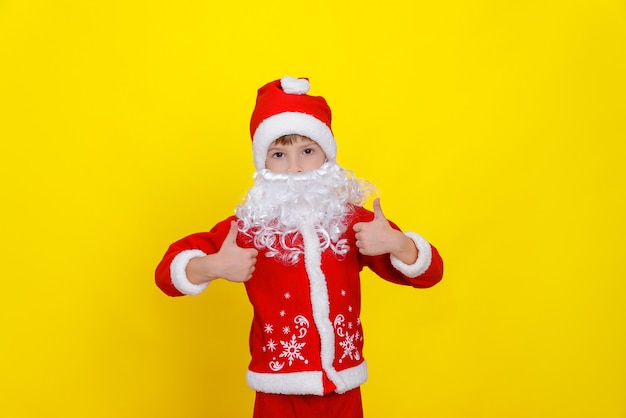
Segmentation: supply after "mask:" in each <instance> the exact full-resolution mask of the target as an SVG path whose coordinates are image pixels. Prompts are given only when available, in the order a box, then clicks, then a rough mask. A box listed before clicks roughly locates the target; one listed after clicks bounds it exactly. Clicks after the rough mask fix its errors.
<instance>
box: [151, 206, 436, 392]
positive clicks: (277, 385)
mask: <svg viewBox="0 0 626 418" xmlns="http://www.w3.org/2000/svg"><path fill="white" fill-rule="evenodd" d="M373 217H374V215H373V213H372V212H370V211H368V210H366V209H364V208H362V207H356V208H355V211H354V213H353V215H352V216H351V220H350V224H349V227H348V229H347V232H346V233H345V237H344V238H346V239H347V240H348V245H349V246H350V250H349V251H348V253H347V254H345V255H343V256H338V255H336V254H335V253H333V252H332V250H330V249H326V250H325V251H323V252H322V251H321V250H320V248H319V242H318V238H317V234H316V233H315V232H314V231H313V230H312V229H309V228H303V229H302V230H301V231H300V233H301V235H302V240H303V243H304V257H303V259H302V257H301V259H300V261H298V263H296V264H295V265H286V264H284V263H281V262H279V261H277V260H276V259H275V258H270V257H266V256H265V252H264V251H259V254H258V257H257V263H256V265H255V271H254V273H253V276H252V278H251V279H250V280H248V281H247V282H246V283H245V287H246V291H247V294H248V298H249V300H250V302H251V304H252V306H253V309H254V317H253V319H252V327H251V331H250V339H249V344H250V352H251V361H250V364H249V367H248V371H247V383H248V385H249V386H250V387H251V388H252V389H254V390H257V391H261V392H268V393H281V394H317V395H323V394H326V393H329V392H332V391H335V392H338V393H343V392H346V391H348V390H350V389H353V388H355V387H357V386H359V385H361V384H362V383H363V382H365V380H366V379H367V365H366V362H365V360H364V358H363V353H362V348H363V329H362V325H361V320H360V312H361V290H360V279H359V273H360V271H361V270H362V269H363V267H365V266H367V267H368V268H370V269H371V270H372V271H374V272H375V273H376V274H377V275H379V276H380V277H382V278H383V279H385V280H388V281H390V282H393V283H397V284H402V285H408V286H413V287H417V288H426V287H430V286H433V285H434V284H436V283H437V282H439V281H440V280H441V278H442V276H443V261H442V259H441V257H440V256H439V254H438V252H437V250H436V249H435V248H434V247H433V246H431V245H430V244H429V243H428V242H426V241H425V240H424V239H423V238H422V237H420V236H419V235H417V234H415V233H411V232H405V234H406V235H407V236H409V237H410V238H411V239H412V240H413V241H414V242H415V244H416V246H417V248H418V250H419V256H418V259H417V261H416V262H415V263H414V264H411V265H408V264H405V263H403V262H401V261H400V260H398V259H396V258H395V257H393V256H390V255H381V256H374V257H372V256H364V255H362V254H360V253H359V251H358V248H357V247H356V245H355V236H354V235H355V234H354V231H353V230H352V226H353V225H354V224H355V223H357V222H369V221H371V220H372V219H373ZM233 219H235V218H234V217H230V218H228V219H225V220H224V221H222V222H220V223H218V224H217V225H216V226H215V227H214V228H213V229H212V230H211V231H210V232H205V233H198V234H194V235H190V236H188V237H186V238H183V239H182V240H180V241H177V242H175V243H174V244H172V245H171V246H170V247H169V249H168V250H167V252H166V254H165V256H164V257H163V259H162V261H161V262H160V263H159V265H158V267H157V269H156V283H157V285H158V286H159V287H160V288H161V289H162V290H163V291H164V292H165V293H166V294H168V295H170V296H181V295H195V294H198V293H200V292H202V291H203V290H204V289H205V288H206V287H207V286H208V284H202V285H195V284H193V283H191V282H189V280H188V279H187V277H186V274H185V268H186V266H187V263H188V262H189V260H191V259H192V258H194V257H200V256H204V255H207V254H213V253H216V252H217V251H218V250H219V249H220V247H221V245H222V242H223V240H224V238H225V237H226V235H227V234H228V231H229V228H230V223H231V221H232V220H233ZM391 225H392V226H393V227H394V228H396V229H398V228H397V226H395V225H394V224H393V223H392V224H391ZM237 244H238V245H239V246H240V247H248V248H250V247H252V244H251V242H250V239H249V237H246V236H245V235H243V234H241V233H240V234H239V235H238V236H237Z"/></svg>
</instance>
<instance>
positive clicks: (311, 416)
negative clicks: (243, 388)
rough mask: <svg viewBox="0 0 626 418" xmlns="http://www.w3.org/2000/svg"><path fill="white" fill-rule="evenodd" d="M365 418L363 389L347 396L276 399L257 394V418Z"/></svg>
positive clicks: (305, 396) (270, 395) (354, 390)
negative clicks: (362, 399)
mask: <svg viewBox="0 0 626 418" xmlns="http://www.w3.org/2000/svg"><path fill="white" fill-rule="evenodd" d="M320 417H322V418H363V405H362V403H361V389H360V388H356V389H352V390H350V391H348V392H346V393H342V394H338V393H329V394H328V395H324V396H317V395H276V394H273V393H263V392H257V393H256V400H255V402H254V418H320Z"/></svg>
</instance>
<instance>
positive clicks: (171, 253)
mask: <svg viewBox="0 0 626 418" xmlns="http://www.w3.org/2000/svg"><path fill="white" fill-rule="evenodd" d="M232 220H235V217H234V216H231V217H229V218H228V219H225V220H223V221H222V222H220V223H218V224H217V225H215V226H214V227H213V229H211V231H209V232H200V233H197V234H192V235H189V236H187V237H185V238H183V239H181V240H179V241H176V242H175V243H173V244H172V245H170V246H169V248H168V249H167V251H166V252H165V255H164V256H163V258H162V259H161V262H160V263H159V264H158V266H157V268H156V271H155V282H156V285H157V286H158V287H159V288H160V289H161V290H162V291H163V292H164V293H165V294H167V295H169V296H182V295H183V293H182V292H180V291H179V290H178V289H177V288H176V287H175V286H174V284H173V283H172V277H171V272H170V266H171V264H172V261H173V260H174V258H175V257H176V256H177V255H178V254H180V253H181V252H183V251H188V250H200V251H202V252H203V253H205V254H215V253H216V252H218V251H219V249H220V247H221V246H222V242H224V238H226V235H227V234H228V230H229V229H230V222H231V221H232Z"/></svg>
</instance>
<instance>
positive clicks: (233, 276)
mask: <svg viewBox="0 0 626 418" xmlns="http://www.w3.org/2000/svg"><path fill="white" fill-rule="evenodd" d="M257 254H258V251H257V250H255V249H254V248H241V247H240V246H238V245H237V222H235V221H232V222H231V223H230V229H229V230H228V235H226V238H225V239H224V242H223V243H222V246H221V247H220V250H219V251H218V252H217V254H216V255H217V256H219V261H220V265H219V274H218V277H222V278H224V279H226V280H230V281H231V282H245V281H248V280H249V279H250V278H251V277H252V273H253V272H254V265H255V264H256V256H257Z"/></svg>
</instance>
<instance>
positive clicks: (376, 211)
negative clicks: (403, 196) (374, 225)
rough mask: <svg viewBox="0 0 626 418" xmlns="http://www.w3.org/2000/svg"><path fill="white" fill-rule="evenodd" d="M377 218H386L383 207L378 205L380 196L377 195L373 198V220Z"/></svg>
mask: <svg viewBox="0 0 626 418" xmlns="http://www.w3.org/2000/svg"><path fill="white" fill-rule="evenodd" d="M379 219H385V220H386V219H387V218H386V217H385V214H384V213H383V208H382V207H381V206H380V198H379V197H377V198H376V199H374V220H375V221H376V220H379Z"/></svg>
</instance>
